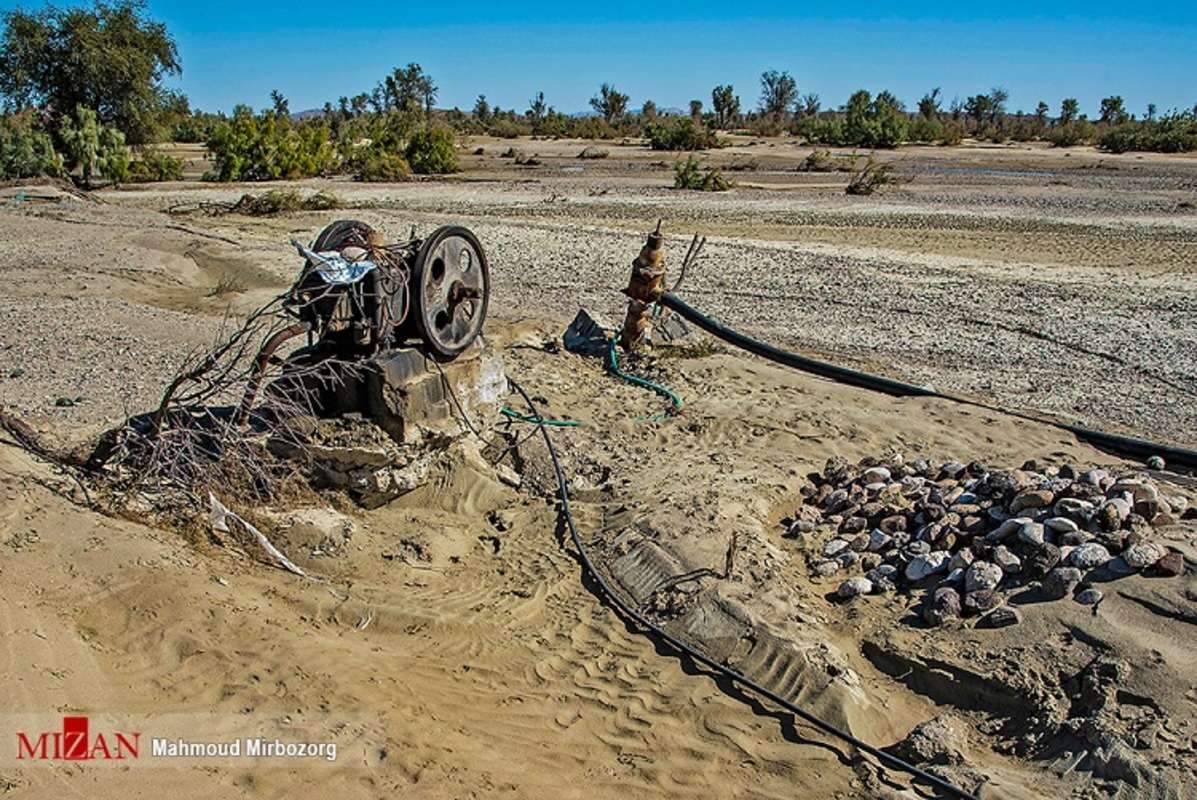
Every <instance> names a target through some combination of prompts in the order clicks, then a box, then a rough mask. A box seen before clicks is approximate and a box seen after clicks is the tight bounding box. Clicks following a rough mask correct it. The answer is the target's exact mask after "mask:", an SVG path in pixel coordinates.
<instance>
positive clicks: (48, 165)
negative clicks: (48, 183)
mask: <svg viewBox="0 0 1197 800" xmlns="http://www.w3.org/2000/svg"><path fill="white" fill-rule="evenodd" d="M34 122H35V120H34V116H33V112H32V111H25V112H23V113H20V114H11V115H8V116H5V117H4V118H3V119H0V178H3V179H9V178H34V177H38V176H41V175H45V176H49V177H59V176H61V175H62V174H63V167H62V156H61V155H59V154H58V153H56V152H54V142H53V140H52V139H51V138H50V134H48V133H45V132H43V131H41V130H38V129H37V127H36V126H35V124H34Z"/></svg>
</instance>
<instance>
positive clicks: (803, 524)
mask: <svg viewBox="0 0 1197 800" xmlns="http://www.w3.org/2000/svg"><path fill="white" fill-rule="evenodd" d="M814 529H815V523H813V522H811V521H810V520H807V519H800V520H797V521H795V522H794V524H793V525H791V526H790V527H789V529H788V530H787V531H786V536H787V537H789V538H791V539H792V538H796V537H798V536H801V535H802V534H804V533H810V532H811V531H813V530H814Z"/></svg>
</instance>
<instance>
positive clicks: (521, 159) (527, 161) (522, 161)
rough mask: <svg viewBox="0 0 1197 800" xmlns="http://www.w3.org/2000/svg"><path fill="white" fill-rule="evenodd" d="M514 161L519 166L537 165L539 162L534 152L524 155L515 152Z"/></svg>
mask: <svg viewBox="0 0 1197 800" xmlns="http://www.w3.org/2000/svg"><path fill="white" fill-rule="evenodd" d="M515 163H516V166H519V167H539V166H540V163H541V162H540V159H539V158H538V157H537V154H536V153H533V154H532V155H530V156H526V155H524V154H523V153H516V154H515Z"/></svg>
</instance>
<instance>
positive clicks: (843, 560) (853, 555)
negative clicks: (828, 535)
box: [835, 550, 860, 569]
mask: <svg viewBox="0 0 1197 800" xmlns="http://www.w3.org/2000/svg"><path fill="white" fill-rule="evenodd" d="M835 560H836V563H838V564H839V565H840V567H842V568H843V569H849V568H851V567H855V566H856V565H857V564H859V563H860V553H857V552H855V551H853V550H846V551H844V552H843V553H840V554H839V555H838V556H836V557H835Z"/></svg>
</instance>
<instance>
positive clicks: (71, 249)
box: [0, 143, 1197, 446]
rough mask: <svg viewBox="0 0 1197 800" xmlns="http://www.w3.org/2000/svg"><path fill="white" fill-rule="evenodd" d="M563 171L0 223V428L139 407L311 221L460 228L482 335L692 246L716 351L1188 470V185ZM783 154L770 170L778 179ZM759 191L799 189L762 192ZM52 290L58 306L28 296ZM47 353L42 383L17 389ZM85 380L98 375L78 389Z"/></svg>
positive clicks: (499, 170) (1050, 158)
mask: <svg viewBox="0 0 1197 800" xmlns="http://www.w3.org/2000/svg"><path fill="white" fill-rule="evenodd" d="M542 146H543V147H542ZM530 147H531V148H537V147H540V148H541V149H544V148H548V147H549V145H548V144H547V143H532V144H530V145H528V146H527V147H525V149H528V148H530ZM575 149H580V146H577V147H576V148H575V146H574V145H559V146H558V151H559V155H558V156H557V157H554V156H553V155H552V154H550V155H547V156H545V155H543V154H542V161H543V166H541V167H537V168H534V169H527V168H516V167H514V166H513V165H511V162H510V160H506V161H503V160H499V159H494V158H490V157H485V158H483V159H481V160H478V159H476V162H477V163H467V167H469V168H470V171H468V172H467V173H466V174H465V176H464V177H463V178H462V179H457V180H450V181H437V182H421V183H413V184H403V185H396V186H380V187H374V186H365V185H362V184H354V183H348V182H330V181H315V182H309V183H306V184H301V185H299V186H298V187H297V188H299V189H300V190H301V191H305V192H306V191H313V190H315V189H317V188H323V189H331V190H332V191H333V192H335V193H336V194H338V195H339V196H340V197H342V198H343V199H344V200H345V201H346V202H347V203H349V204H350V205H351V206H356V207H355V208H353V209H352V210H341V211H337V212H325V213H320V214H298V215H291V216H287V217H283V218H276V219H265V220H264V219H250V218H245V217H238V216H232V215H230V216H225V217H209V216H207V215H204V214H200V213H195V214H190V215H185V216H182V217H180V216H177V215H167V214H163V213H159V212H161V211H162V210H164V209H166V208H167V207H170V206H173V205H176V204H179V203H198V202H200V201H221V200H224V201H232V200H235V199H236V198H237V197H239V196H240V194H241V193H242V192H245V191H253V192H261V191H263V190H264V187H261V186H207V185H205V186H194V185H171V186H166V187H151V188H148V189H143V190H139V191H122V192H108V193H105V194H104V195H103V199H104V201H105V202H104V204H103V205H99V206H92V205H90V204H47V203H42V204H33V203H28V204H26V206H25V207H24V208H21V207H18V208H14V209H9V210H6V211H5V212H4V213H2V214H0V245H2V247H0V274H2V275H5V276H7V278H6V289H5V291H4V293H3V294H4V295H6V297H5V298H4V307H5V316H6V318H7V319H9V320H11V321H12V322H11V323H10V325H9V326H7V330H6V331H5V334H4V335H5V338H4V348H5V349H4V352H3V364H0V368H2V369H0V402H5V403H9V404H14V403H15V404H17V405H18V406H21V407H22V408H23V410H26V411H30V410H36V411H39V412H41V413H43V414H45V415H47V416H48V417H58V418H62V417H68V418H69V416H70V413H71V412H63V411H62V410H61V409H60V408H57V407H53V406H52V405H48V404H52V403H53V402H54V401H55V400H57V398H58V397H71V398H73V397H75V396H76V395H81V396H84V397H87V396H88V395H89V394H100V393H103V394H116V395H121V396H125V397H128V398H129V399H128V400H127V401H125V402H124V403H122V405H125V404H127V403H128V402H143V401H144V397H143V396H142V392H141V390H140V389H139V388H138V387H139V386H140V385H141V384H142V383H143V382H145V383H149V384H153V383H155V382H156V381H158V380H160V378H161V377H163V375H164V374H169V373H168V371H166V367H165V363H166V362H169V363H171V364H173V363H177V357H178V355H179V353H181V352H186V350H187V349H189V347H190V346H195V345H196V344H200V343H201V342H199V341H198V338H200V337H197V336H196V334H197V333H199V332H202V333H203V337H202V338H203V339H204V342H203V343H206V342H207V341H210V340H211V339H210V337H211V336H212V335H213V331H214V330H215V329H216V328H217V327H218V325H217V324H216V322H217V320H216V319H215V317H216V316H218V315H219V314H220V313H221V312H223V310H224V308H225V307H226V306H227V304H228V300H230V299H232V300H235V301H236V303H237V306H238V307H249V305H250V304H249V302H248V301H249V296H242V297H235V298H218V300H220V302H217V301H216V300H204V298H203V293H202V292H201V291H192V293H191V294H190V295H188V294H187V292H186V290H187V289H188V288H189V287H190V288H191V289H195V288H196V287H199V288H201V289H202V288H204V287H205V286H206V285H207V286H210V285H211V284H213V283H215V282H216V281H217V280H218V277H219V275H220V274H233V275H241V276H246V280H245V281H243V282H244V283H245V284H246V286H248V287H251V288H262V287H268V286H269V287H273V288H281V287H282V286H283V285H285V282H286V276H287V275H288V271H289V269H294V265H292V264H291V261H293V257H292V256H291V254H290V252H289V249H288V247H287V246H286V240H287V239H288V238H290V237H291V236H293V235H295V236H299V238H305V237H307V238H311V237H313V236H314V235H315V233H316V232H317V231H318V230H319V229H320V228H321V227H323V225H324V224H326V223H327V222H328V221H329V220H330V219H334V218H340V217H347V216H352V217H359V218H361V219H364V220H366V221H368V222H371V223H372V224H375V225H376V226H377V227H379V228H381V229H382V230H384V231H385V232H387V233H388V234H389V235H391V236H392V237H394V238H400V237H402V236H404V235H406V233H407V229H408V227H409V226H410V225H413V224H414V225H416V226H417V227H418V228H419V229H420V230H424V231H427V230H429V229H431V227H433V226H435V225H438V224H444V223H451V222H460V223H463V224H466V225H468V226H470V227H472V228H473V229H474V230H475V231H476V232H477V233H478V234H479V236H480V238H481V240H482V241H483V243H484V245H485V247H486V249H487V251H488V253H489V255H490V260H491V268H492V271H493V277H494V297H493V303H494V305H495V307H496V309H498V310H500V311H501V310H503V309H509V310H512V311H519V312H521V313H526V312H528V311H529V310H535V309H543V313H544V314H545V315H547V316H550V317H556V318H560V319H567V318H569V317H570V316H572V314H573V313H574V312H575V311H576V309H577V308H579V307H583V306H585V307H588V308H592V309H595V310H597V311H598V312H600V313H602V314H605V315H606V316H607V317H608V318H610V319H612V320H617V319H618V318H619V316H620V314H621V306H622V302H621V297H620V295H619V294H617V289H618V288H619V287H621V286H622V285H623V284H624V283H625V282H626V278H627V265H628V263H629V262H630V260H631V259H632V258H633V257H634V256H635V254H636V252H637V251H638V249H639V246H640V243H641V240H642V234H643V231H644V230H647V229H649V228H651V227H652V226H653V225H654V224H655V223H656V220H657V219H658V218H664V220H665V230H666V232H667V233H668V234H669V235H670V237H671V239H670V250H669V259H670V263H672V264H675V265H676V264H677V262H678V261H679V260H680V258H681V255H682V254H683V252H684V248H685V245H686V244H687V242H688V239H689V236H690V234H691V233H692V232H695V231H697V232H703V233H708V234H710V237H711V238H710V241H709V243H708V245H707V248H706V251H705V254H704V259H703V261H702V262H701V263H700V265H699V268H698V269H696V270H695V271H694V273H693V274H692V275H691V276H690V277H688V278H687V281H686V284H685V287H684V289H683V290H682V294H683V296H684V297H685V298H687V299H688V301H689V302H691V303H692V304H693V305H695V306H697V307H698V308H700V309H701V310H703V311H705V312H707V313H708V314H711V315H712V316H716V317H718V318H719V319H720V320H722V321H723V322H725V323H727V324H729V325H731V326H733V327H736V328H739V329H742V330H744V331H746V332H748V333H750V334H753V335H756V336H759V337H760V338H762V339H765V340H767V341H771V342H774V343H777V344H779V345H782V346H786V347H792V348H795V349H798V350H800V351H802V352H806V353H810V354H815V355H820V356H824V357H826V358H829V359H832V360H835V361H838V362H842V363H846V364H849V365H852V366H856V367H861V368H865V369H869V370H873V371H876V372H880V373H882V374H886V375H889V376H892V377H895V378H899V379H902V380H905V381H909V382H912V383H916V384H930V385H933V386H935V388H937V389H939V390H941V391H947V392H957V393H964V394H969V395H973V396H976V397H979V398H982V399H985V400H989V401H993V402H996V403H999V404H1001V405H1005V406H1009V407H1013V408H1023V409H1033V410H1036V411H1040V412H1046V413H1049V414H1052V415H1056V416H1058V417H1060V418H1062V419H1064V420H1067V421H1069V422H1073V421H1078V422H1081V423H1083V424H1087V425H1092V426H1095V427H1100V428H1106V429H1111V430H1116V431H1121V432H1130V433H1135V434H1140V435H1143V436H1147V437H1150V438H1155V439H1160V440H1164V441H1168V442H1172V443H1179V444H1182V445H1188V446H1193V445H1197V293H1195V292H1194V287H1195V286H1197V276H1195V272H1197V268H1195V267H1194V264H1197V213H1194V211H1193V210H1192V202H1191V200H1188V199H1186V198H1197V191H1195V190H1194V187H1197V161H1194V160H1192V159H1189V160H1178V159H1159V160H1151V159H1148V160H1144V161H1128V160H1122V161H1119V162H1117V163H1116V165H1115V167H1114V168H1111V166H1110V165H1109V163H1107V160H1106V159H1104V158H1101V157H1098V156H1095V155H1093V154H1089V155H1087V156H1085V155H1084V154H1081V155H1080V156H1078V158H1077V159H1076V162H1077V163H1075V164H1074V163H1070V162H1069V160H1068V159H1065V158H1061V157H1060V156H1059V154H1057V153H1055V151H1043V152H1028V153H1021V154H1019V155H1018V160H1017V161H1011V159H1012V158H1013V156H1010V155H1009V154H1008V153H997V154H991V153H987V152H980V153H968V154H967V156H962V157H961V159H960V161H959V163H955V162H952V161H951V159H950V158H948V157H947V156H945V155H944V154H943V153H941V152H930V151H927V152H922V151H918V150H914V151H902V152H900V153H899V154H898V155H897V156H893V158H895V159H897V164H898V167H899V168H900V169H902V170H905V174H907V175H909V176H912V177H913V181H912V182H911V183H909V184H907V185H906V186H905V187H904V188H903V189H902V190H900V191H897V192H892V193H889V194H883V195H876V196H872V197H863V198H850V197H847V196H845V195H844V194H843V193H842V189H840V188H836V186H837V184H836V182H839V184H838V185H842V183H843V182H844V181H846V177H845V176H843V175H842V174H838V175H837V174H817V175H814V176H812V175H809V174H805V173H798V172H795V171H794V169H793V167H792V166H787V164H786V162H784V161H777V162H776V163H774V164H771V166H770V167H769V168H768V169H767V170H764V171H762V172H761V173H759V174H755V173H740V174H738V175H737V177H739V178H741V179H742V180H743V182H744V183H745V186H743V187H741V188H739V189H736V190H734V191H732V192H729V193H726V194H719V195H702V194H696V193H688V192H676V191H673V190H671V189H668V188H666V184H667V183H668V177H669V174H670V173H669V163H670V162H668V161H659V162H655V163H654V162H651V161H645V160H644V157H643V155H641V153H642V151H634V150H630V149H629V150H628V153H630V154H632V156H635V158H632V157H631V156H629V159H630V160H624V161H619V160H616V157H620V156H621V155H622V153H616V154H615V156H616V157H613V158H612V160H611V161H610V162H602V163H594V164H592V163H591V162H586V165H585V167H584V172H582V173H579V172H578V170H579V164H580V163H581V162H578V161H577V160H576V158H574V157H573V155H574V151H575ZM496 152H497V151H496ZM777 152H780V151H774V150H769V151H768V155H769V157H770V158H774V159H777V158H781V156H778V155H777ZM803 152H804V151H802V150H799V149H793V150H792V153H791V151H785V153H782V155H786V154H789V155H788V156H787V157H790V158H791V159H792V160H793V161H794V162H795V163H797V161H798V160H800V157H801V156H803ZM733 156H734V157H739V156H740V154H739V153H736V154H733ZM718 157H719V158H723V160H725V161H726V160H729V156H727V155H726V153H725V152H724V151H720V153H719V154H718ZM487 159H489V160H487ZM635 159H640V160H639V161H637V160H635ZM986 159H989V160H988V161H986ZM1036 159H1038V160H1036ZM467 162H468V159H467ZM778 180H788V181H796V182H798V183H802V182H804V181H805V182H807V183H808V184H810V185H809V186H806V187H805V188H800V189H792V188H785V187H778V186H770V185H769V182H770V181H774V182H776V181H778ZM751 181H755V183H752V185H751V187H749V186H748V184H749V182H751ZM819 182H823V183H822V184H820V183H819ZM828 183H830V186H831V188H827V187H826V186H825V185H824V184H828ZM820 186H823V188H820ZM1186 203H1187V204H1188V205H1187V206H1186ZM84 232H85V233H84ZM81 233H82V235H81ZM31 237H32V238H35V239H36V241H37V242H40V243H41V246H39V247H36V248H33V247H30V239H31ZM47 278H51V280H47ZM55 281H56V282H57V283H56V284H55V285H57V286H59V287H64V286H69V287H70V289H71V293H70V296H69V298H63V297H57V298H55V297H52V296H47V295H48V294H49V293H47V292H45V291H44V288H45V287H47V286H48V285H49V284H51V283H53V282H55ZM76 281H77V283H76ZM101 301H103V302H101ZM195 311H199V312H201V313H200V314H199V315H198V316H196V315H195V314H194V313H186V312H195ZM172 315H177V316H172ZM61 318H66V319H81V320H85V323H84V324H82V325H75V324H71V325H66V326H63V325H62V324H61V323H60V319H61ZM183 320H187V322H186V323H185V324H179V323H181V322H182V321H183ZM64 328H65V330H64ZM158 328H161V329H162V331H159V330H158ZM147 332H148V333H147ZM59 337H63V338H62V339H60V338H59ZM89 337H90V338H89ZM58 341H62V345H61V346H56V345H55V343H56V342H58ZM122 351H124V352H126V353H128V354H130V355H132V356H133V360H134V361H135V362H136V363H130V362H129V361H128V360H126V359H127V356H122ZM47 353H49V354H53V355H52V358H51V359H50V361H51V362H52V363H53V365H54V366H50V365H48V364H39V363H38V362H39V361H40V360H45V355H46V354H47ZM101 355H107V356H108V357H109V358H111V359H112V362H111V364H110V365H108V366H105V367H101V366H98V360H99V359H100V357H101ZM75 362H78V363H79V364H80V367H79V368H74V369H73V368H72V367H71V366H69V365H70V364H72V363H75ZM159 362H163V363H162V364H159ZM14 370H23V371H22V372H21V373H20V374H18V376H17V378H12V377H11V375H12V373H13V371H14ZM105 370H107V371H109V372H115V373H117V374H123V373H124V372H125V371H126V370H132V374H134V375H136V376H139V377H135V378H132V379H130V380H128V381H125V382H124V383H123V384H122V385H121V386H120V387H119V391H110V390H111V389H114V388H116V387H110V386H108V385H107V383H106V382H105V381H104V380H102V379H99V378H94V377H93V376H94V375H96V374H99V373H103V372H105ZM51 373H53V374H61V375H63V376H66V377H61V378H54V377H53V375H52V374H51ZM140 376H144V379H143V378H142V377H140ZM82 384H87V385H90V386H91V387H92V389H93V390H92V391H90V392H89V391H85V390H83V389H81V388H79V387H80V385H82ZM105 412H106V413H105V416H106V417H111V416H112V415H113V413H115V412H114V409H112V408H107V409H105Z"/></svg>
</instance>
